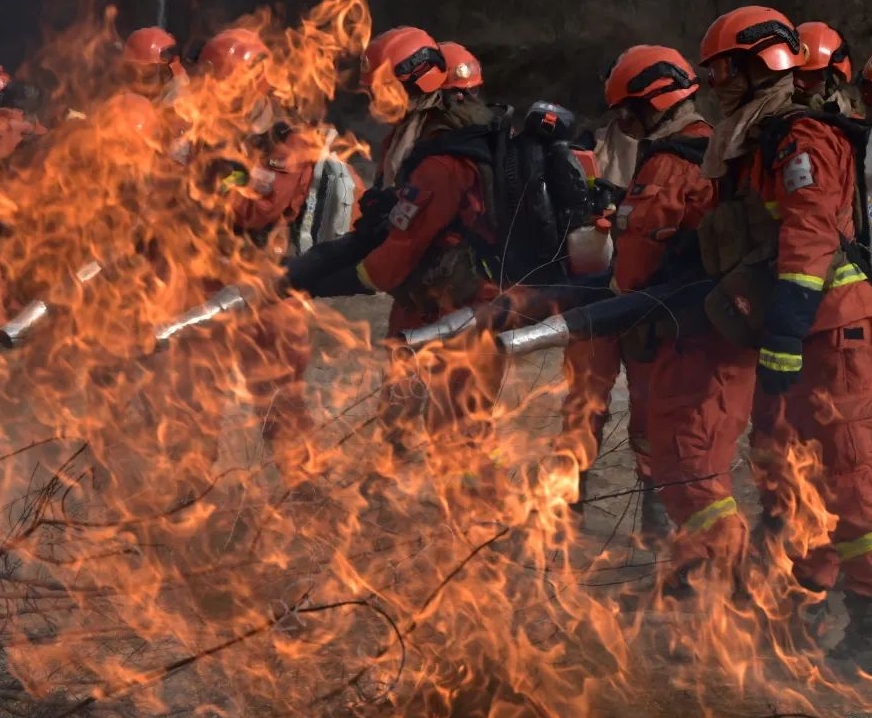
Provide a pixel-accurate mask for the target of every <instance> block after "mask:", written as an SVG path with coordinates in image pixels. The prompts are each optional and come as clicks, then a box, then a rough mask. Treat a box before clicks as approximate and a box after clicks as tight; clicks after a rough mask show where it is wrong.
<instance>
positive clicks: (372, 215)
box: [354, 186, 397, 238]
mask: <svg viewBox="0 0 872 718" xmlns="http://www.w3.org/2000/svg"><path fill="white" fill-rule="evenodd" d="M396 203H397V193H396V190H394V188H393V187H386V188H382V187H375V186H373V187H370V188H369V189H368V190H366V192H364V193H363V195H362V196H361V198H360V202H359V203H358V205H359V207H360V213H361V214H360V217H359V218H358V220H357V221H356V222H355V223H354V233H355V234H357V235H359V236H362V237H382V238H384V237H386V236H387V233H388V227H389V221H388V216H389V215H390V213H391V210H392V209H393V208H394V205H395V204H396Z"/></svg>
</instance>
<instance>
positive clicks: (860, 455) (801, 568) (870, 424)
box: [700, 6, 872, 672]
mask: <svg viewBox="0 0 872 718" xmlns="http://www.w3.org/2000/svg"><path fill="white" fill-rule="evenodd" d="M700 53H701V64H702V65H703V66H704V67H705V68H707V70H708V78H709V83H710V84H711V86H712V89H713V91H714V93H715V95H716V96H717V98H718V101H719V104H720V106H721V109H722V110H723V114H724V119H723V120H722V121H721V123H719V124H718V125H717V127H716V128H715V133H714V136H713V138H712V141H711V142H710V144H709V149H708V152H707V154H706V157H705V160H704V163H703V173H704V175H705V176H706V177H710V178H712V179H715V180H717V182H718V186H719V195H718V202H719V204H718V207H717V208H716V210H715V211H714V212H712V213H711V214H710V215H708V216H707V217H706V218H705V220H704V221H703V223H702V225H701V227H700V247H701V250H702V255H703V261H704V263H705V265H706V268H707V270H708V271H709V273H710V274H712V275H714V276H716V277H720V278H721V279H720V283H719V285H718V288H717V289H716V290H715V292H713V294H712V295H711V296H710V297H709V298H708V299H707V302H706V305H707V310H708V314H709V317H710V318H711V320H712V321H713V323H714V324H715V325H716V326H717V327H719V328H720V329H721V331H722V332H723V333H724V334H725V335H726V336H731V337H733V339H734V341H736V342H741V343H745V344H750V345H756V346H759V353H758V359H757V384H756V390H755V395H754V406H753V411H752V425H753V431H752V436H751V448H752V459H753V462H754V464H755V469H756V475H757V478H758V480H759V481H760V482H761V485H763V486H765V487H768V488H769V489H770V490H767V491H764V492H763V494H762V498H763V501H764V514H765V516H766V518H767V520H768V522H769V523H770V524H772V525H775V526H777V524H778V523H779V522H781V523H784V522H786V523H787V524H788V528H789V529H790V530H792V531H794V532H797V531H802V529H803V527H802V526H801V525H799V521H800V520H801V518H800V517H801V516H802V515H803V511H804V509H805V501H804V500H803V496H804V492H805V491H807V487H804V486H802V485H801V484H798V480H797V478H796V476H797V473H799V472H801V471H802V470H801V469H798V468H797V467H796V466H791V464H790V456H791V453H792V452H793V451H801V452H803V453H801V454H800V455H799V456H800V457H803V458H802V461H803V463H804V465H805V466H809V467H811V468H810V469H809V471H808V473H810V474H811V476H810V479H811V482H812V486H815V487H817V489H818V491H819V492H820V494H821V496H822V499H823V500H824V501H825V502H826V508H827V510H828V511H829V512H830V513H832V514H835V515H836V516H837V517H838V523H837V525H836V527H835V530H834V531H833V532H832V533H831V535H830V538H831V541H832V543H831V545H829V546H827V547H825V548H816V549H812V550H811V551H808V552H806V553H804V554H803V553H802V552H800V551H796V550H794V553H797V554H799V555H797V556H796V557H795V563H794V568H793V572H794V575H795V577H796V578H797V579H798V582H799V584H800V585H801V586H803V587H805V588H806V589H808V590H810V591H813V592H823V591H829V590H832V588H833V586H834V584H835V581H836V577H837V574H838V571H839V568H840V564H841V569H842V571H843V572H844V589H845V605H846V607H847V609H848V615H849V618H850V624H849V626H848V628H847V629H846V634H845V637H844V639H843V640H842V641H841V643H839V644H838V645H837V646H836V647H835V648H834V649H833V650H832V652H831V654H830V658H831V660H832V661H833V665H834V666H835V667H838V668H840V669H842V670H847V671H848V672H851V671H852V670H853V669H855V668H858V667H859V668H863V669H864V670H865V671H867V672H872V443H870V439H872V383H870V381H869V377H870V375H872V286H870V284H869V282H868V281H867V277H866V276H864V273H863V271H862V270H861V268H860V266H859V265H858V264H857V263H855V262H852V261H850V260H849V259H848V257H849V256H856V254H855V252H854V248H853V247H852V240H851V238H853V237H854V236H855V234H854V227H853V221H852V211H851V208H852V205H853V201H854V184H855V182H854V179H853V178H854V177H855V157H854V150H853V147H852V145H851V144H850V142H849V141H848V139H847V138H846V136H845V135H843V134H842V133H841V131H840V130H838V129H837V128H835V127H834V126H833V125H832V124H828V123H827V121H826V120H825V119H823V118H821V119H814V118H811V117H802V115H801V114H800V115H795V117H794V119H793V121H791V122H787V121H786V120H785V118H787V117H788V116H789V115H790V114H791V113H793V109H794V108H793V106H792V96H793V92H794V82H795V78H794V73H795V71H796V70H799V69H800V68H802V66H803V64H804V61H805V57H804V53H803V50H802V43H801V41H800V38H799V33H798V32H797V30H796V28H795V27H794V25H793V24H792V23H791V22H790V20H788V19H787V18H786V17H785V16H784V15H783V14H781V13H780V12H778V11H776V10H773V9H770V8H766V7H759V6H752V7H743V8H740V9H738V10H734V11H732V12H729V13H726V14H725V15H722V16H721V17H719V18H718V19H717V20H716V21H715V22H714V23H713V24H712V25H711V27H709V29H708V31H707V33H706V35H705V37H704V38H703V40H702V44H701V50H700ZM833 117H834V119H835V120H838V119H839V118H838V117H837V116H835V115H834V116H833ZM773 269H774V271H773ZM761 327H762V329H761ZM818 467H819V468H818ZM805 510H806V511H807V509H805ZM818 520H819V521H820V520H821V519H820V518H818ZM821 526H822V528H825V527H824V526H823V525H821ZM800 593H802V592H801V591H800ZM819 596H820V593H815V594H813V596H812V597H813V598H816V597H819ZM805 598H807V595H806V596H805Z"/></svg>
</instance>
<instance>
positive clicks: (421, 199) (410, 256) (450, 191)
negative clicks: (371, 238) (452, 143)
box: [357, 157, 474, 292]
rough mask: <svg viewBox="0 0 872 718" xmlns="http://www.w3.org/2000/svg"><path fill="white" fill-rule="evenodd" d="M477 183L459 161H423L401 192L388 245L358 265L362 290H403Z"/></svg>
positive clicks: (471, 172)
mask: <svg viewBox="0 0 872 718" xmlns="http://www.w3.org/2000/svg"><path fill="white" fill-rule="evenodd" d="M473 182H474V170H473V169H471V168H469V167H467V166H466V165H465V164H462V163H461V162H460V161H458V160H452V159H451V158H448V157H428V158H426V159H425V160H423V161H422V162H421V164H420V165H418V167H417V168H416V169H415V171H414V172H412V174H411V176H410V177H409V182H408V183H407V184H406V185H405V186H403V187H401V188H399V190H398V193H397V194H398V197H399V200H398V202H397V203H396V205H394V208H393V209H392V210H391V214H390V218H389V219H390V225H391V226H390V231H389V233H388V236H387V239H386V240H385V241H384V243H383V244H381V245H380V246H378V247H377V248H376V249H375V250H373V251H372V252H370V253H369V254H368V255H367V256H366V257H365V258H364V260H363V261H362V262H360V263H359V264H358V265H357V276H358V278H359V279H360V281H361V283H362V285H363V286H364V287H367V288H368V289H371V290H374V291H379V292H389V291H391V290H393V289H395V288H396V287H398V286H399V285H400V284H402V282H403V280H405V279H406V277H408V276H409V274H410V273H411V272H412V270H413V269H415V267H416V266H418V264H419V263H420V262H421V260H422V259H423V257H424V254H425V253H426V251H427V249H428V248H429V247H430V245H431V244H432V243H433V240H434V239H436V237H437V236H438V235H439V233H440V232H441V231H442V230H444V229H445V228H446V227H447V226H448V225H449V224H450V223H451V222H452V220H454V218H455V217H456V216H457V214H458V212H459V211H460V208H461V203H462V200H463V197H464V194H465V193H466V192H467V191H468V190H469V189H470V187H471V186H472V184H473Z"/></svg>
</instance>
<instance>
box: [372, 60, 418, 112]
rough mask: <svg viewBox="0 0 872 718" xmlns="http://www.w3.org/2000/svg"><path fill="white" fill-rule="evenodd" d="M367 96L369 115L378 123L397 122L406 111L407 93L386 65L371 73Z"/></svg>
mask: <svg viewBox="0 0 872 718" xmlns="http://www.w3.org/2000/svg"><path fill="white" fill-rule="evenodd" d="M369 96H370V113H371V114H372V116H373V117H374V118H375V119H377V120H378V121H380V122H385V123H388V124H391V123H394V122H399V121H400V120H401V119H403V117H404V116H405V114H406V112H407V111H408V108H409V93H408V92H406V88H404V87H403V85H402V83H401V82H400V81H399V80H398V79H397V77H396V75H394V72H393V68H392V67H391V66H390V65H388V64H387V63H385V64H383V65H381V66H380V67H377V68H376V69H375V70H374V71H373V73H372V86H371V87H370V88H369Z"/></svg>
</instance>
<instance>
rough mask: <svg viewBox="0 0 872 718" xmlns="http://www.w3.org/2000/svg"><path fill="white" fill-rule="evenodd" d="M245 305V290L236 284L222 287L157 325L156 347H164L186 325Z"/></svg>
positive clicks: (236, 309)
mask: <svg viewBox="0 0 872 718" xmlns="http://www.w3.org/2000/svg"><path fill="white" fill-rule="evenodd" d="M247 306H248V300H247V292H246V291H245V290H244V289H243V288H241V287H239V286H236V285H230V286H228V287H223V288H222V289H220V290H219V291H218V292H216V293H215V294H213V295H212V296H211V297H209V299H208V300H206V301H205V302H203V304H200V305H198V306H196V307H193V308H192V309H189V310H188V311H187V312H185V313H184V314H182V315H180V316H178V317H176V318H175V319H174V320H173V321H171V322H169V323H167V324H162V325H161V326H159V327H158V328H157V329H156V330H155V338H156V339H157V348H158V350H163V349H166V348H167V346H168V345H169V341H170V339H171V338H172V337H174V336H175V335H176V334H178V333H179V332H182V331H184V330H185V329H187V328H188V327H197V326H203V325H204V324H208V323H209V322H210V321H212V320H213V319H214V318H215V317H216V316H218V315H219V314H226V313H227V312H236V311H241V310H242V309H244V308H245V307H247Z"/></svg>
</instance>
